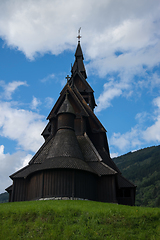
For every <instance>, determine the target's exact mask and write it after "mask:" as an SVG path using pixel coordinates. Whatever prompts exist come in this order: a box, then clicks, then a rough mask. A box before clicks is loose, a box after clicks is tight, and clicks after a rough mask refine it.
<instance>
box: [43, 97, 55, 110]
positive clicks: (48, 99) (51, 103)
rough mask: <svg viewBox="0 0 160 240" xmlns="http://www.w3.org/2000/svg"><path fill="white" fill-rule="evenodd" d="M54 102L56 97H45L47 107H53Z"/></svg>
mask: <svg viewBox="0 0 160 240" xmlns="http://www.w3.org/2000/svg"><path fill="white" fill-rule="evenodd" d="M53 102H54V99H53V98H51V97H46V98H45V106H46V107H47V108H49V109H50V108H51V107H53Z"/></svg>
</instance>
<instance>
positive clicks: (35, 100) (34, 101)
mask: <svg viewBox="0 0 160 240" xmlns="http://www.w3.org/2000/svg"><path fill="white" fill-rule="evenodd" d="M40 104H41V101H40V100H39V99H38V98H36V97H34V96H33V99H32V102H31V109H32V110H36V109H37V107H38V106H39V105H40Z"/></svg>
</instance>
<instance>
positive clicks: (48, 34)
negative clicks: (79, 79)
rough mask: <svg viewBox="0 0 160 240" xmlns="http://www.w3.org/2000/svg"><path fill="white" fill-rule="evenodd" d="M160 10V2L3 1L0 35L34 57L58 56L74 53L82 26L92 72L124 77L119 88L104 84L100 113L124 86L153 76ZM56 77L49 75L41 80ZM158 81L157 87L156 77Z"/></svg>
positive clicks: (89, 68) (0, 6) (87, 0)
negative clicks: (65, 51)
mask: <svg viewBox="0 0 160 240" xmlns="http://www.w3.org/2000/svg"><path fill="white" fill-rule="evenodd" d="M75 6H76V8H75ZM84 9H85V11H84ZM82 12H83V17H82ZM159 12H160V2H159V0H154V1H153V0H141V1H139V0H135V1H131V0H121V1H119V0H113V1H110V0H100V1H96V0H85V1H84V0H82V1H78V0H74V1H73V0H68V1H64V0H46V1H44V0H39V1H38V0H34V1H31V0H26V1H22V0H15V1H14V2H13V1H11V0H8V1H3V2H2V1H1V3H0V36H2V38H3V39H4V40H5V42H6V44H7V45H8V46H11V47H13V48H16V49H18V50H20V51H22V52H23V53H24V54H25V55H26V57H28V58H30V59H34V57H35V56H36V55H37V54H38V53H40V54H44V53H46V52H51V53H52V54H56V55H57V54H60V53H62V52H63V51H64V50H68V49H73V48H74V45H75V43H76V41H75V37H76V33H77V30H78V28H79V27H80V26H81V27H82V45H83V49H84V51H85V57H86V59H87V60H89V63H88V65H87V70H88V74H97V75H99V76H101V77H105V76H106V75H107V74H108V73H109V74H111V75H112V74H113V73H115V72H116V73H118V75H119V78H120V80H119V84H118V85H117V83H116V82H114V81H113V84H112V85H113V87H110V88H109V89H107V88H106V87H105V85H104V91H103V93H101V95H100V97H99V98H98V103H99V107H98V109H97V111H101V110H102V109H105V108H106V107H108V106H110V104H111V100H112V99H113V98H114V97H118V96H120V95H121V94H123V93H124V91H125V90H126V87H124V82H125V84H127V85H128V86H127V88H133V77H134V76H136V75H139V76H141V77H143V78H144V81H139V82H138V83H137V86H139V87H142V85H143V86H144V85H146V81H148V79H149V78H150V76H149V74H148V73H147V70H150V69H152V68H153V67H154V66H156V65H157V64H158V63H159V62H160V56H159V49H160V41H159V39H160V30H159ZM117 52H120V53H121V54H120V55H119V56H118V55H117V54H116V53H117ZM144 65H145V66H146V69H144V68H143V66H144ZM157 76H158V75H157ZM54 77H55V76H54V74H50V75H48V76H47V77H45V78H43V79H42V80H41V81H42V82H46V81H48V80H49V79H52V78H54ZM154 79H155V81H154V83H155V84H156V82H157V84H158V82H159V77H156V73H155V78H154ZM149 80H150V79H149ZM63 84H64V81H62V85H63ZM115 85H116V86H115ZM153 85H154V84H152V86H153ZM133 91H134V90H133ZM111 92H112V94H113V95H112V96H111ZM131 93H132V90H131V89H130V91H129V94H131ZM105 102H106V103H105Z"/></svg>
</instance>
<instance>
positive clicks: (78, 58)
mask: <svg viewBox="0 0 160 240" xmlns="http://www.w3.org/2000/svg"><path fill="white" fill-rule="evenodd" d="M83 60H84V57H83V53H82V49H81V45H80V42H78V45H77V49H76V52H75V62H74V64H73V67H72V70H71V72H72V74H74V73H75V72H76V71H77V72H78V71H79V72H81V73H82V75H83V76H84V77H85V78H87V74H86V69H85V66H84V63H83Z"/></svg>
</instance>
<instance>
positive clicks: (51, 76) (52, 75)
mask: <svg viewBox="0 0 160 240" xmlns="http://www.w3.org/2000/svg"><path fill="white" fill-rule="evenodd" d="M53 78H55V75H54V74H53V73H52V74H49V75H48V76H47V77H45V78H43V79H41V82H43V83H45V82H47V81H48V80H50V79H53Z"/></svg>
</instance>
